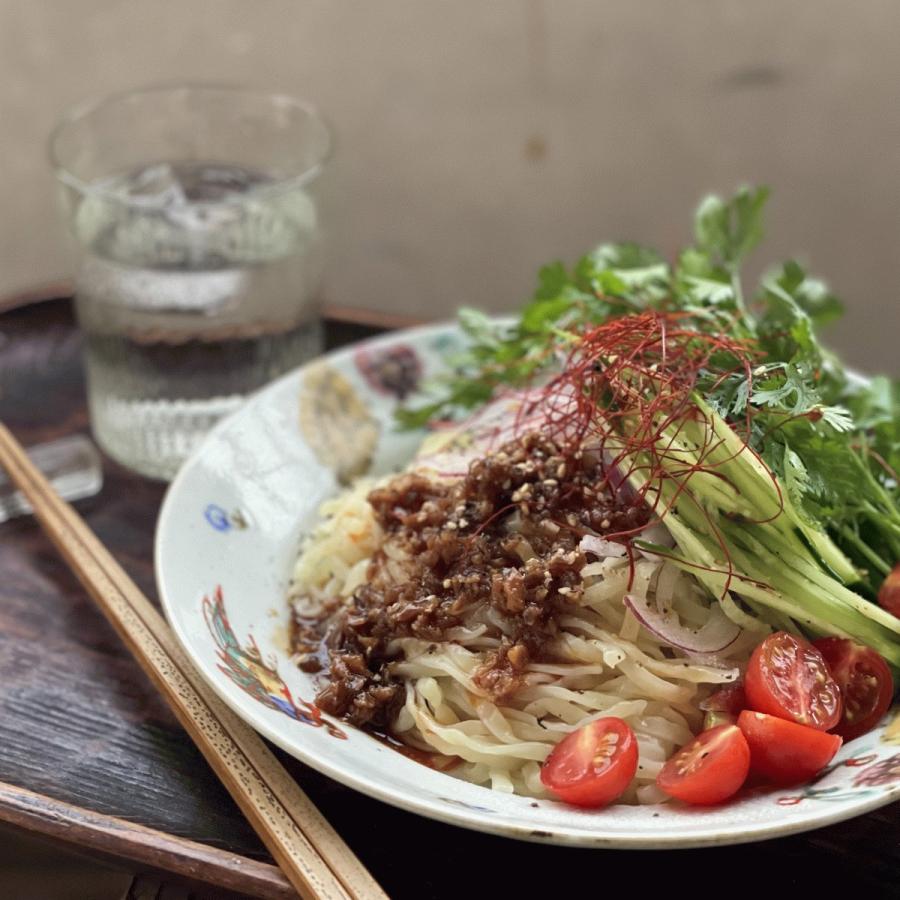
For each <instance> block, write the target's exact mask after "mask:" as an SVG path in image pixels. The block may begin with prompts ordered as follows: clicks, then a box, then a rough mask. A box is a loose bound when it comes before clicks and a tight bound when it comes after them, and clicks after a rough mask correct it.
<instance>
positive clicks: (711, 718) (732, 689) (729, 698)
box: [700, 681, 747, 730]
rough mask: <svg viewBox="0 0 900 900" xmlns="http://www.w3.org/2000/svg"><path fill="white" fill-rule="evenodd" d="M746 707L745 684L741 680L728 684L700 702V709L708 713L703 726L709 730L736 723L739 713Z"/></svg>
mask: <svg viewBox="0 0 900 900" xmlns="http://www.w3.org/2000/svg"><path fill="white" fill-rule="evenodd" d="M746 707H747V697H746V695H745V693H744V686H743V684H741V682H739V681H735V682H734V683H732V684H726V685H725V687H721V688H719V690H717V691H716V692H715V693H714V694H710V695H709V696H708V697H707V698H706V699H705V700H703V701H702V702H701V703H700V709H702V710H703V712H704V713H706V715H705V716H704V717H703V728H704V729H705V730H709V729H710V728H715V727H716V726H717V725H734V724H736V723H737V717H738V713H740V711H741V710H742V709H746Z"/></svg>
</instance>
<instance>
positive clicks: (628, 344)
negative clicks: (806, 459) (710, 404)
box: [517, 311, 783, 591]
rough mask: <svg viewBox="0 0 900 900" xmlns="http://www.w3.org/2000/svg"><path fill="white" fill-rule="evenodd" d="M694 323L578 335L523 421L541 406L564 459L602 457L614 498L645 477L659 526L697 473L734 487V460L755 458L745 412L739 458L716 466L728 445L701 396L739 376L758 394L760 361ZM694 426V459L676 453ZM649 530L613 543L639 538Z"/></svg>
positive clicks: (657, 322) (737, 426) (621, 324)
mask: <svg viewBox="0 0 900 900" xmlns="http://www.w3.org/2000/svg"><path fill="white" fill-rule="evenodd" d="M689 320H690V317H689V316H688V315H686V314H683V313H678V312H661V311H650V312H644V313H640V314H633V315H629V316H623V317H620V318H615V319H610V320H608V321H606V322H604V323H603V324H601V325H597V326H595V327H593V328H590V329H588V330H586V331H584V332H582V333H580V334H572V336H571V338H572V341H571V350H570V351H569V352H568V355H567V357H566V359H565V361H564V363H563V366H562V371H561V372H560V373H559V374H558V375H556V376H555V377H553V378H552V379H551V380H550V381H549V382H548V383H547V384H545V385H544V386H543V387H542V388H541V389H539V390H537V391H532V392H529V394H528V398H529V399H528V400H527V401H526V402H525V403H523V404H522V406H521V407H520V409H519V410H518V413H517V416H518V417H519V420H520V421H521V422H522V423H523V426H524V424H525V423H526V422H527V420H528V419H529V417H530V416H533V413H534V410H535V408H537V407H540V408H542V409H543V411H544V412H545V414H546V422H545V423H542V427H541V430H542V431H543V432H544V433H545V434H548V435H549V436H550V437H551V438H552V439H553V440H555V441H556V442H557V443H558V444H559V446H560V447H562V448H564V450H565V451H566V452H569V453H575V452H598V453H600V454H602V455H603V459H604V471H605V478H606V482H607V484H608V486H609V487H611V488H612V489H614V490H615V489H618V488H619V487H620V485H621V484H622V483H623V482H627V481H628V479H629V478H631V477H632V476H638V479H639V480H640V481H641V482H642V484H641V486H640V487H639V488H638V489H637V492H638V494H639V495H640V496H641V498H642V499H643V500H644V501H645V502H646V503H647V504H648V505H649V506H650V507H651V509H652V510H653V512H654V514H655V516H656V519H655V520H653V521H659V518H661V517H662V516H664V515H665V513H666V512H668V511H669V510H670V509H671V508H672V507H673V505H674V504H675V503H676V501H677V500H679V499H680V498H682V497H683V496H687V497H690V495H689V494H687V495H686V494H685V489H686V487H687V485H688V482H689V481H690V479H691V477H693V476H694V475H696V474H697V473H700V472H704V473H707V474H708V475H712V476H714V477H717V478H721V479H722V480H723V481H725V482H727V483H729V484H730V482H728V479H727V477H726V476H725V475H724V474H723V473H722V472H721V471H719V469H720V468H721V467H722V465H723V463H725V462H727V461H729V460H731V459H733V458H734V457H735V456H736V455H737V453H743V452H747V453H751V454H754V455H756V454H755V451H754V450H753V449H752V448H751V447H750V445H749V440H750V434H751V422H752V416H753V410H752V407H751V405H750V404H749V403H748V404H746V410H745V413H744V418H743V421H741V422H738V423H733V424H732V430H733V431H735V432H736V433H737V434H738V436H739V437H740V441H741V446H740V449H739V450H738V451H737V452H735V453H731V454H729V455H728V456H727V457H725V458H723V457H721V455H719V456H718V457H717V458H716V459H713V458H712V457H713V455H714V454H715V453H716V451H717V450H719V449H720V448H721V447H722V445H723V443H724V438H723V437H721V436H719V435H717V434H716V431H715V429H714V428H713V427H712V423H711V422H710V421H709V420H708V417H707V416H706V415H705V413H704V412H703V411H702V410H701V409H700V408H699V406H698V405H697V402H696V398H695V391H697V390H698V387H699V385H700V382H701V379H703V381H704V387H705V388H706V390H714V389H715V388H716V387H718V386H719V385H721V383H722V382H723V381H724V380H725V379H727V378H729V377H731V376H733V375H736V374H737V375H741V376H743V378H744V379H746V387H747V390H748V391H749V392H752V384H753V368H754V364H755V362H756V361H757V360H758V358H759V353H758V351H757V350H756V348H755V346H754V345H753V343H752V342H750V341H745V340H738V339H734V338H731V337H729V336H727V335H724V334H710V333H708V332H701V331H697V330H696V329H695V328H693V327H691V323H690V321H689ZM688 422H698V423H700V424H701V425H702V426H704V427H701V428H700V429H698V431H699V433H700V434H702V435H703V443H702V444H701V446H694V445H693V444H692V445H691V450H692V453H691V454H690V455H691V457H693V458H692V459H688V458H686V454H685V453H684V450H683V449H682V447H681V446H679V441H683V440H685V438H684V436H683V430H684V427H685V425H686V423H688ZM767 470H768V467H767ZM771 477H772V482H773V485H774V487H775V490H776V492H777V496H778V498H779V507H780V506H782V505H783V503H782V498H781V490H780V488H779V486H778V482H777V479H776V477H775V475H774V474H772V475H771ZM664 481H668V482H669V483H670V484H674V486H675V491H674V493H670V494H669V499H668V500H667V501H665V502H661V501H660V497H661V496H662V492H661V490H660V487H661V485H662V484H663V482H664ZM731 486H732V487H735V486H734V485H731ZM735 490H737V488H736V487H735ZM697 508H698V509H700V510H701V512H702V514H703V515H704V517H705V518H706V520H707V522H708V523H709V525H710V531H711V533H712V534H713V535H715V538H716V542H717V543H718V545H719V546H720V548H721V550H722V554H723V558H724V559H725V560H726V568H725V570H722V572H723V574H726V576H727V581H726V586H725V590H726V591H727V590H728V589H729V586H730V582H731V578H732V576H733V568H732V564H731V558H730V555H729V552H728V546H727V543H726V541H725V539H724V536H723V535H722V534H721V532H720V531H719V529H718V528H717V527H716V524H715V522H714V521H713V520H712V517H711V515H710V513H709V512H708V511H707V510H706V508H705V507H703V506H701V505H700V504H697ZM776 515H777V514H776ZM766 521H770V520H766ZM650 524H652V521H651V523H650ZM646 527H647V526H643V527H641V528H636V529H634V530H632V531H630V532H621V533H618V534H616V535H608V536H607V537H610V538H619V539H628V538H632V537H634V536H636V535H637V534H639V533H640V532H641V531H643V530H644V528H646ZM701 568H702V567H701ZM715 571H720V570H715Z"/></svg>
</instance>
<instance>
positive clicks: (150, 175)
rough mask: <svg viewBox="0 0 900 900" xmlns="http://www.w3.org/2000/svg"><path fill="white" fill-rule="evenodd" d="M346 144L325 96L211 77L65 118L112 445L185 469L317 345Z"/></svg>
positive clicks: (67, 180) (133, 463)
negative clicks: (239, 411)
mask: <svg viewBox="0 0 900 900" xmlns="http://www.w3.org/2000/svg"><path fill="white" fill-rule="evenodd" d="M332 143H333V142H332V136H331V131H330V129H329V127H328V126H327V125H326V124H325V122H324V121H323V119H322V117H321V115H320V114H319V113H318V112H317V111H316V109H315V107H313V106H312V105H311V104H309V103H306V102H304V101H301V100H296V99H293V98H291V97H287V96H283V95H280V94H269V93H263V92H258V91H252V90H245V89H238V88H226V87H211V86H177V87H165V88H153V89H148V90H141V91H135V92H131V93H127V94H120V95H117V96H112V97H108V98H105V99H102V100H98V101H94V102H91V103H88V104H85V105H83V106H80V107H78V108H76V109H74V110H72V111H70V112H69V113H68V114H67V115H66V116H65V117H64V118H63V120H62V121H61V122H60V124H59V125H58V126H57V128H56V129H55V131H54V132H53V134H52V135H51V138H50V155H51V160H52V163H53V167H54V169H55V172H56V176H57V179H58V182H59V185H60V192H61V194H62V199H63V206H64V209H65V214H66V218H67V222H68V225H69V230H70V231H71V233H72V234H73V235H74V236H75V238H76V242H77V245H78V247H79V269H78V274H77V278H76V294H75V306H76V312H77V316H78V321H79V323H80V326H81V329H82V332H83V336H84V358H85V367H86V374H87V388H88V407H89V410H90V417H91V426H92V429H93V432H94V436H95V437H96V440H97V442H98V443H99V444H100V446H101V447H102V448H103V449H104V450H105V451H106V453H107V454H109V455H110V456H111V457H113V458H114V459H116V460H117V461H119V462H121V463H123V464H124V465H126V466H128V467H130V468H132V469H135V470H136V471H138V472H141V473H143V474H145V475H148V476H151V477H157V478H164V479H168V478H171V477H172V476H173V475H174V474H175V472H176V471H177V469H178V467H179V465H180V464H181V462H182V461H183V460H184V459H185V457H186V456H187V455H188V454H189V453H190V452H191V450H192V449H193V448H194V447H195V446H196V445H197V443H198V442H199V440H200V439H201V438H202V437H203V435H204V434H205V433H206V432H207V431H208V429H209V428H210V427H211V426H212V425H213V424H214V423H215V422H216V421H217V420H218V419H220V418H221V417H222V416H224V415H226V414H227V413H229V412H231V411H232V410H234V409H235V408H236V407H238V406H239V405H240V403H241V402H242V400H243V398H244V397H246V395H247V394H248V393H250V392H252V391H254V390H255V389H257V388H259V387H261V386H262V385H264V384H265V383H266V382H268V381H270V380H271V379H273V378H275V377H276V376H278V375H280V374H281V373H283V372H285V371H286V370H288V369H290V368H292V367H294V366H296V365H298V364H300V363H301V362H303V361H305V360H306V359H308V358H310V357H312V356H314V355H315V354H316V353H318V352H319V350H320V349H321V325H320V317H319V311H320V304H319V293H320V286H321V281H322V274H323V266H324V260H325V246H326V244H327V242H328V236H329V233H328V227H329V202H328V201H329V193H330V192H329V187H330V185H329V180H330V179H329V173H330V166H329V161H330V158H331V151H332Z"/></svg>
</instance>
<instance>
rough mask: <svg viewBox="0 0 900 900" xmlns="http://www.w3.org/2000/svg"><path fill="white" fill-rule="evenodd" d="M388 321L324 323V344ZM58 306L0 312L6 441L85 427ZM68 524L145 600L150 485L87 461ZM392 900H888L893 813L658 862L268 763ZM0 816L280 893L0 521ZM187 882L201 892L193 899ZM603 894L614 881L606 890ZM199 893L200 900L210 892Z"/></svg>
mask: <svg viewBox="0 0 900 900" xmlns="http://www.w3.org/2000/svg"><path fill="white" fill-rule="evenodd" d="M392 324H395V323H392V322H386V321H378V320H376V319H375V318H374V317H370V318H369V319H368V320H364V319H361V318H360V317H359V316H357V315H355V314H353V313H348V312H347V311H340V312H339V313H338V314H337V317H332V318H331V319H329V321H328V327H327V333H328V341H329V345H330V346H337V345H340V344H342V343H347V342H348V341H351V340H355V339H358V338H360V337H364V336H366V335H369V334H373V333H376V332H377V331H379V330H383V329H384V327H386V326H389V325H392ZM79 352H80V339H79V335H78V332H77V330H76V329H75V327H74V325H73V321H72V316H71V310H70V305H69V302H68V301H66V300H54V301H44V302H40V303H35V304H31V305H28V306H22V307H19V308H17V309H11V310H9V311H7V312H5V313H3V314H2V315H0V419H3V421H5V422H6V423H7V424H8V425H9V426H10V427H11V428H12V430H13V431H14V433H15V434H16V435H17V436H18V438H19V439H20V440H22V441H23V442H24V443H26V444H29V443H36V442H38V441H44V440H50V439H52V438H55V437H60V436H62V435H65V434H70V433H72V432H75V431H82V432H87V431H88V421H87V413H86V411H85V405H84V388H83V382H82V376H81V368H80V361H79ZM104 468H105V479H106V480H105V485H104V488H103V491H102V493H101V494H100V495H99V496H97V497H95V498H93V499H91V500H87V501H83V502H81V503H79V504H78V508H79V509H80V511H81V513H82V515H83V516H84V517H85V518H86V519H87V521H88V523H89V524H90V526H91V527H92V528H93V529H94V530H95V531H96V532H97V534H98V535H99V536H100V538H101V540H103V541H104V542H105V543H106V544H107V546H109V547H110V548H111V549H112V551H113V552H114V554H115V555H116V556H117V557H118V559H119V560H120V561H121V563H122V564H123V565H124V566H125V568H126V569H127V570H128V572H129V573H130V574H131V575H132V576H133V577H134V578H135V580H136V581H137V582H138V584H139V585H140V586H141V588H142V589H143V590H144V591H145V592H146V593H147V595H148V596H149V597H151V598H154V597H155V596H156V591H155V586H154V581H153V569H152V544H153V530H154V526H155V523H156V516H157V512H158V510H159V504H160V501H161V500H162V495H163V491H164V486H163V485H160V484H157V483H154V482H150V481H147V480H145V479H142V478H140V477H138V476H135V475H133V474H131V473H129V472H127V471H125V470H124V469H122V468H121V467H119V466H116V465H115V464H114V463H112V462H110V461H108V460H106V461H105V462H104ZM281 758H282V759H283V760H284V761H285V764H286V765H287V766H288V767H289V769H290V771H291V772H292V773H293V774H294V775H295V776H296V778H297V779H298V781H299V782H300V783H301V784H302V786H303V788H304V790H306V791H307V792H308V793H309V794H310V796H311V797H312V799H313V800H314V801H315V802H316V803H317V804H318V805H319V807H320V808H321V809H322V811H323V812H324V813H325V814H326V815H327V816H328V818H329V819H330V820H331V821H332V823H333V824H334V825H335V827H336V828H337V829H338V831H340V832H341V834H342V835H344V837H345V838H346V839H347V841H348V843H349V844H350V845H351V847H353V849H354V850H355V851H356V852H357V853H358V854H359V855H360V857H361V858H362V859H363V861H364V862H365V863H366V865H367V866H369V868H370V869H371V870H372V872H373V874H374V875H375V877H376V878H377V879H378V880H379V881H380V882H381V884H382V885H383V886H384V887H385V889H386V890H387V891H388V892H389V893H390V894H391V896H393V897H397V898H407V897H408V898H415V900H427V898H456V897H469V898H476V897H480V896H491V895H492V894H493V891H489V889H488V884H489V881H490V882H495V881H496V880H499V881H500V883H501V884H502V885H503V894H504V895H507V896H510V897H519V898H521V897H538V896H547V897H554V896H565V895H566V894H567V893H568V892H569V891H575V892H581V891H585V890H588V891H590V892H592V893H593V892H595V891H602V890H603V889H604V886H611V885H617V886H620V885H622V886H624V885H628V884H631V885H633V886H634V888H635V889H637V890H639V891H640V892H641V893H643V892H644V891H658V892H659V894H660V895H661V896H662V895H665V894H669V893H670V892H671V891H672V890H673V888H674V889H675V890H676V894H677V893H678V891H677V888H676V886H677V885H682V886H683V887H684V888H685V889H688V888H691V889H696V890H697V891H701V892H702V891H704V890H722V889H725V890H728V889H729V887H730V886H731V885H732V884H734V883H735V882H738V883H741V882H743V883H747V884H753V885H756V886H758V887H759V889H761V890H773V889H774V890H775V891H776V894H777V889H778V887H779V886H782V887H785V886H787V885H789V884H790V885H793V886H797V887H800V886H802V887H803V888H804V889H806V890H810V889H813V888H814V887H816V886H821V887H823V888H827V889H828V890H829V892H837V891H838V890H840V889H842V888H844V889H846V888H849V887H852V888H855V889H857V890H865V889H870V890H873V891H874V892H875V896H878V897H885V896H900V886H898V885H897V882H898V880H900V879H898V876H900V805H894V806H892V807H887V808H885V809H882V810H879V811H877V812H874V813H871V814H869V815H867V816H863V817H861V818H858V819H855V820H853V821H850V822H845V823H842V824H839V825H835V826H832V827H829V828H825V829H822V830H819V831H815V832H811V833H808V834H805V835H798V836H795V837H790V838H784V839H780V840H774V841H769V842H766V843H762V844H755V845H749V846H744V847H723V848H716V849H709V850H690V851H666V852H644V853H636V852H620V851H600V850H573V849H565V848H557V847H545V846H537V845H526V844H520V843H516V842H513V841H509V840H505V839H503V838H496V837H490V836H487V835H481V834H476V833H473V832H467V831H464V830H462V829H456V828H452V827H450V826H446V825H442V824H439V823H437V822H431V821H429V820H426V819H421V818H418V817H416V816H413V815H411V814H409V813H405V812H401V811H399V810H396V809H393V808H391V807H389V806H386V805H384V804H382V803H379V802H377V801H375V800H371V799H369V798H367V797H364V796H362V795H361V794H357V793H355V792H353V791H351V790H349V789H347V788H344V787H342V786H341V785H338V784H336V783H335V782H333V781H330V780H329V779H327V778H325V777H324V776H321V775H319V774H318V773H316V772H314V771H312V770H311V769H308V768H306V767H305V766H302V765H300V764H299V763H297V762H295V761H293V760H291V759H288V758H286V757H284V756H283V755H281ZM0 782H3V783H2V784H0V821H6V822H9V823H12V824H15V825H18V826H20V827H22V828H25V829H28V830H30V831H33V832H37V833H41V834H44V835H47V836H49V837H52V838H54V839H57V840H61V841H65V842H67V843H68V844H70V845H75V846H76V847H78V848H80V849H81V850H84V851H88V852H92V853H96V854H99V855H103V856H105V857H106V858H110V857H114V858H118V859H120V860H121V859H124V860H127V861H128V864H129V865H130V866H132V867H133V868H135V869H139V870H146V871H152V872H157V873H159V872H163V873H166V874H167V875H168V876H169V877H173V878H176V879H185V880H186V881H188V882H190V884H191V885H192V886H193V889H195V890H196V891H198V892H199V893H198V896H199V895H201V894H202V895H204V896H206V895H208V896H215V897H220V896H226V894H225V893H224V891H226V890H230V891H235V892H238V893H241V894H245V895H249V896H253V897H287V896H291V895H292V894H291V891H290V889H289V888H288V886H287V884H286V882H285V881H284V879H283V878H282V877H281V875H280V873H279V872H278V870H277V869H276V868H275V867H274V866H273V865H272V861H271V859H270V858H269V856H268V854H267V853H266V851H265V849H264V848H263V847H262V846H261V844H260V842H259V841H258V839H257V838H256V836H255V834H254V833H253V832H252V830H251V829H250V827H249V826H248V825H247V824H246V822H245V821H244V820H243V818H242V817H241V815H240V813H239V811H238V810H237V808H236V807H235V805H234V804H233V803H232V801H231V799H230V797H229V796H228V795H227V793H226V792H225V791H224V789H223V788H222V787H221V786H220V785H219V783H218V781H217V780H216V778H215V776H214V775H213V773H212V772H211V771H210V769H209V768H208V767H207V765H206V763H205V762H204V760H203V758H202V757H201V756H200V754H199V752H198V751H197V750H195V748H194V746H193V744H192V743H191V741H190V740H189V738H188V737H187V735H186V734H185V733H184V732H183V731H182V730H181V728H180V727H179V725H178V724H177V722H176V721H175V719H174V717H173V716H172V715H171V714H170V713H169V711H168V709H167V708H166V707H165V705H164V704H163V702H162V701H161V700H160V699H159V698H158V697H157V695H156V693H155V692H154V690H153V688H152V686H151V685H150V683H149V682H148V681H147V679H146V678H145V677H144V675H143V674H142V673H141V671H140V669H139V668H138V667H137V665H136V664H135V663H134V662H132V660H131V659H130V657H129V656H128V654H127V653H126V651H125V650H124V648H123V647H122V646H121V644H120V642H119V640H118V638H117V637H116V636H115V634H114V633H113V632H112V630H111V628H110V627H109V626H108V625H107V623H106V621H105V620H104V619H103V617H102V616H101V614H100V613H99V612H97V611H96V610H95V609H94V607H93V605H92V603H91V601H90V600H89V599H88V598H87V597H86V596H85V595H84V593H83V592H82V590H81V588H80V587H79V585H78V584H77V582H76V581H75V579H74V578H73V576H72V575H71V574H70V573H69V572H68V571H67V569H66V567H65V565H64V564H63V563H62V562H61V561H60V560H59V559H58V558H57V556H56V554H55V552H54V551H53V550H52V548H51V547H50V545H49V543H48V542H47V541H46V540H45V538H44V537H43V535H42V533H41V531H40V529H39V528H38V526H37V525H36V523H35V522H34V521H33V520H31V519H29V518H25V519H17V520H14V521H11V522H8V523H6V524H3V525H0ZM204 885H205V886H206V887H205V889H204V888H203V886H204ZM617 889H618V890H621V887H617ZM210 891H211V893H207V892H210Z"/></svg>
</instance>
